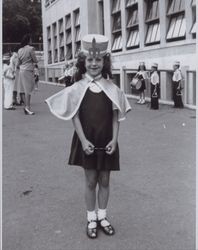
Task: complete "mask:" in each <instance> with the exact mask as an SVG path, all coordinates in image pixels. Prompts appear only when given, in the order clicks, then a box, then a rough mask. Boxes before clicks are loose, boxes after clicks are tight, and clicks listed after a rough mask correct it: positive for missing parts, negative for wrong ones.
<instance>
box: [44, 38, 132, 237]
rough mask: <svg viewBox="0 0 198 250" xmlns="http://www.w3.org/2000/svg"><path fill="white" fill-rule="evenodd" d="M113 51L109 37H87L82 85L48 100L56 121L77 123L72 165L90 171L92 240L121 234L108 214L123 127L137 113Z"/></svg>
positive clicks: (87, 196)
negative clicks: (115, 70)
mask: <svg viewBox="0 0 198 250" xmlns="http://www.w3.org/2000/svg"><path fill="white" fill-rule="evenodd" d="M107 46H108V38H106V37H105V36H102V35H97V34H90V35H87V36H85V37H84V38H83V40H82V52H81V53H80V58H79V61H78V62H77V64H76V65H77V68H78V71H77V75H76V77H75V79H78V80H79V81H77V82H75V83H74V84H73V85H72V86H70V87H68V88H65V89H64V90H62V91H60V92H59V93H57V94H55V95H53V96H52V97H50V98H48V99H47V100H46V102H47V104H48V105H49V108H50V110H51V112H52V113H53V114H54V115H55V116H57V117H58V118H60V119H64V120H68V119H72V121H73V125H74V129H75V132H74V136H73V140H72V145H71V153H70V157H69V165H77V166H81V167H82V168H83V169H84V173H85V182H86V183H85V184H86V185H85V202H86V207H87V227H86V231H87V236H88V237H89V238H92V239H93V238H96V237H97V229H98V226H99V227H100V228H101V229H102V230H103V232H104V233H105V234H107V235H113V234H114V233H115V230H114V228H113V226H112V225H111V223H110V222H109V220H108V219H107V212H106V209H107V204H108V199H109V180H110V173H111V171H113V170H114V171H118V170H119V169H120V166H119V148H118V142H117V140H118V132H119V122H120V121H121V120H123V119H124V118H125V115H126V113H127V112H128V111H129V110H130V109H131V107H130V105H129V103H128V101H127V99H126V97H125V95H124V93H123V92H122V91H121V90H120V89H119V88H118V87H117V86H116V85H115V84H114V83H113V82H112V79H111V78H112V74H111V67H110V66H111V65H110V55H109V54H108V53H107ZM83 54H84V57H83ZM79 66H80V67H79ZM97 185H98V186H99V189H98V194H97V195H96V186H97ZM96 198H98V211H97V212H96Z"/></svg>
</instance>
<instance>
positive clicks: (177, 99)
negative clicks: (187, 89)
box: [173, 81, 184, 108]
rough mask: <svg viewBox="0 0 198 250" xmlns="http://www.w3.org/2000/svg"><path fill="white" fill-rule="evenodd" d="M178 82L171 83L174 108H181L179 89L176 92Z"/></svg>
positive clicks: (182, 105)
mask: <svg viewBox="0 0 198 250" xmlns="http://www.w3.org/2000/svg"><path fill="white" fill-rule="evenodd" d="M178 86H179V82H176V81H173V101H174V107H175V108H183V107H184V104H183V102H182V95H181V89H180V90H178V89H177V88H178Z"/></svg>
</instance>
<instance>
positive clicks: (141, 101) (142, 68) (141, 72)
mask: <svg viewBox="0 0 198 250" xmlns="http://www.w3.org/2000/svg"><path fill="white" fill-rule="evenodd" d="M135 77H136V78H138V79H139V80H141V81H142V86H141V88H140V89H139V93H140V96H139V101H138V102H137V103H138V104H145V92H144V91H145V89H146V83H145V80H146V79H148V75H147V72H146V66H145V63H144V62H140V64H139V68H138V72H137V74H136V76H135Z"/></svg>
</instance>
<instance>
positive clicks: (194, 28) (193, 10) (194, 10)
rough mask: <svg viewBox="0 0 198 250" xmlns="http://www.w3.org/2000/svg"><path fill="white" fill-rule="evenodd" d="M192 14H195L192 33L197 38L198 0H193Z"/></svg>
mask: <svg viewBox="0 0 198 250" xmlns="http://www.w3.org/2000/svg"><path fill="white" fill-rule="evenodd" d="M192 16H193V24H192V28H191V31H190V33H191V34H192V37H193V38H196V30H197V23H196V1H195V0H193V1H192Z"/></svg>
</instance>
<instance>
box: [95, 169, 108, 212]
mask: <svg viewBox="0 0 198 250" xmlns="http://www.w3.org/2000/svg"><path fill="white" fill-rule="evenodd" d="M109 179H110V171H101V172H100V173H99V178H98V183H99V190H98V207H99V208H100V209H106V207H107V203H108V200H109Z"/></svg>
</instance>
